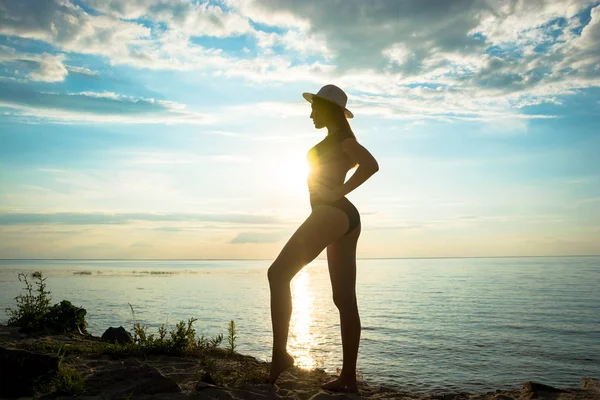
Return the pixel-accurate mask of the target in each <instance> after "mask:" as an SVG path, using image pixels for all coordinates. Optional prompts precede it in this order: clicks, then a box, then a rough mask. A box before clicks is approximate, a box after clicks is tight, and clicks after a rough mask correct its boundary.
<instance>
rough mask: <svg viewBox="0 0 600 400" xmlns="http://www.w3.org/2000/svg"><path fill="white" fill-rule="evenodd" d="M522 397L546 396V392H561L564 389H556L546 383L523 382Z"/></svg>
mask: <svg viewBox="0 0 600 400" xmlns="http://www.w3.org/2000/svg"><path fill="white" fill-rule="evenodd" d="M522 392H523V398H526V399H533V398H536V397H544V398H545V397H548V396H547V395H548V394H552V393H554V394H556V393H562V392H564V390H562V389H557V388H555V387H552V386H548V385H544V384H543V383H537V382H531V381H529V382H525V383H524V384H523V389H522Z"/></svg>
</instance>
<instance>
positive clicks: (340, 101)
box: [302, 85, 354, 118]
mask: <svg viewBox="0 0 600 400" xmlns="http://www.w3.org/2000/svg"><path fill="white" fill-rule="evenodd" d="M302 97H304V98H305V99H306V101H308V102H309V103H312V102H313V98H314V97H318V98H320V99H323V100H326V101H328V102H330V103H333V104H335V105H338V106H340V107H342V108H343V109H344V115H345V116H346V118H353V117H354V114H352V113H351V112H350V110H348V109H347V108H346V103H347V102H348V96H346V93H344V91H343V90H342V89H340V88H339V87H337V86H335V85H325V86H323V87H322V88H321V89H319V91H318V92H317V94H313V93H307V92H304V93H302Z"/></svg>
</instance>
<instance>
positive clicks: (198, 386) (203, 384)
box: [196, 381, 216, 391]
mask: <svg viewBox="0 0 600 400" xmlns="http://www.w3.org/2000/svg"><path fill="white" fill-rule="evenodd" d="M214 387H216V386H215V385H211V384H210V383H206V382H203V381H198V383H197V384H196V391H199V390H202V389H207V388H214Z"/></svg>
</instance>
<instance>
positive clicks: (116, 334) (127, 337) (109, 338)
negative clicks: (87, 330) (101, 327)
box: [100, 326, 133, 344]
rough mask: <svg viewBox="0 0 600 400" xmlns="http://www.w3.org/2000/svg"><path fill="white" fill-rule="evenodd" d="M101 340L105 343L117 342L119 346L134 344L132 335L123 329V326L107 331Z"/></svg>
mask: <svg viewBox="0 0 600 400" xmlns="http://www.w3.org/2000/svg"><path fill="white" fill-rule="evenodd" d="M100 340H102V341H103V342H109V343H115V342H116V343H118V344H130V343H133V337H132V336H131V333H129V332H127V331H126V330H125V328H123V327H122V326H120V327H118V328H113V327H112V326H111V327H110V328H108V329H107V330H106V331H104V333H103V334H102V337H101V338H100Z"/></svg>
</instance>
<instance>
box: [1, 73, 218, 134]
mask: <svg viewBox="0 0 600 400" xmlns="http://www.w3.org/2000/svg"><path fill="white" fill-rule="evenodd" d="M0 106H2V107H7V108H10V109H12V110H13V112H12V114H13V115H17V116H26V117H31V118H35V119H45V120H48V121H50V122H52V121H54V122H61V121H62V122H86V123H89V122H96V123H100V122H120V123H186V124H207V123H212V122H214V120H215V118H214V117H212V116H209V115H205V114H200V113H196V112H192V111H189V110H187V109H186V107H185V105H183V104H179V103H175V102H170V101H165V100H156V99H152V98H140V97H131V96H125V95H121V94H118V93H114V92H100V93H98V92H80V93H56V92H37V91H33V90H31V89H29V88H28V87H27V86H25V85H21V84H15V83H11V82H0Z"/></svg>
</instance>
